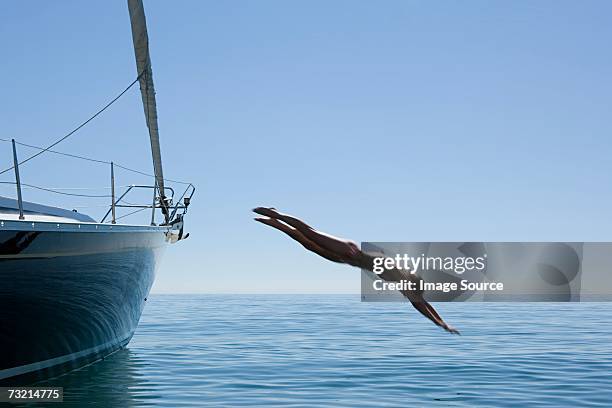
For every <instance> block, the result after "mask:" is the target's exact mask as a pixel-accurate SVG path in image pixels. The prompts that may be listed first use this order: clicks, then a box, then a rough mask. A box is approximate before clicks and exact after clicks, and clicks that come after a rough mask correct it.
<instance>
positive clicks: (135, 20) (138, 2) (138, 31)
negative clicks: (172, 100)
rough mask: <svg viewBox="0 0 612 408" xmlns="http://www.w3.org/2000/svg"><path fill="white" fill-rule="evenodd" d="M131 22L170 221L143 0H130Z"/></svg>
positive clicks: (159, 185) (155, 165)
mask: <svg viewBox="0 0 612 408" xmlns="http://www.w3.org/2000/svg"><path fill="white" fill-rule="evenodd" d="M128 8H129V11H130V22H131V24H132V40H133V42H134V53H135V55H136V68H137V70H138V79H139V82H140V93H141V95H142V104H143V106H144V112H145V117H146V120H147V127H148V128H149V137H150V139H151V153H152V154H153V169H154V171H155V182H156V184H157V188H158V189H159V197H160V203H161V207H162V211H163V213H164V216H165V217H166V221H168V219H167V218H168V211H167V203H166V199H165V196H166V195H165V194H164V173H163V170H162V162H161V150H160V147H159V129H158V127H157V104H156V102H155V88H154V86H153V71H152V70H151V57H150V55H149V35H148V34H147V22H146V20H145V13H144V7H143V5H142V0H128Z"/></svg>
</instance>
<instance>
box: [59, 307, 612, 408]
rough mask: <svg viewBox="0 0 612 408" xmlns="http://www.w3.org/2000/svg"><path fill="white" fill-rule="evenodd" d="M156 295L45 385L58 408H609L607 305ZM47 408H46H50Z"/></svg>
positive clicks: (611, 327) (611, 359) (611, 365)
mask: <svg viewBox="0 0 612 408" xmlns="http://www.w3.org/2000/svg"><path fill="white" fill-rule="evenodd" d="M437 306H438V307H439V310H440V313H441V314H442V315H443V316H444V317H445V318H446V319H447V320H448V321H449V322H450V323H451V324H453V325H455V326H457V327H458V328H459V329H460V330H461V331H462V334H463V335H462V336H451V335H448V334H446V333H444V332H443V331H442V330H440V329H438V328H436V327H435V326H434V325H433V324H431V323H430V322H428V321H426V320H425V319H424V318H422V317H420V316H419V315H418V314H417V313H416V312H415V311H413V310H412V308H411V307H410V305H407V304H400V303H361V302H359V296H357V295H355V296H247V295H240V296H238V295H235V296H225V295H214V296H213V295H204V296H178V295H177V296H152V297H150V298H149V302H147V306H146V308H145V313H144V315H143V318H142V321H141V324H140V327H139V329H138V331H137V332H136V334H135V336H134V338H133V340H132V342H131V343H130V345H129V346H128V347H129V348H128V349H127V350H122V351H120V352H117V353H115V354H114V355H112V356H110V357H108V358H107V359H106V360H104V361H101V362H99V363H96V364H93V365H90V366H88V367H85V368H83V369H81V370H79V371H76V372H73V373H70V374H68V375H65V376H63V377H59V378H56V379H54V380H50V381H48V384H49V385H54V386H63V387H64V395H65V401H67V403H68V406H74V407H78V406H85V405H86V404H88V403H91V402H95V403H97V405H98V406H103V407H131V406H150V405H155V406H161V407H178V406H198V407H199V406H204V405H208V406H215V407H216V406H238V405H247V404H251V405H258V406H263V405H265V406H269V405H285V406H286V405H293V406H295V405H300V406H316V405H323V406H330V405H333V406H347V407H355V406H367V407H370V406H398V407H405V406H411V405H414V406H430V405H433V404H441V405H443V406H445V405H448V404H452V405H453V406H466V407H472V406H486V407H490V406H508V407H514V406H534V405H538V406H552V407H558V406H566V405H571V406H576V405H580V406H584V405H589V406H610V401H612V376H610V372H612V344H611V343H610V335H611V334H612V322H611V321H610V318H609V316H610V314H611V312H612V303H572V304H570V303H512V304H497V303H495V304H494V303H445V304H438V305H437ZM49 406H51V405H49Z"/></svg>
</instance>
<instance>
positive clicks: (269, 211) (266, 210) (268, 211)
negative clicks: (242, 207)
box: [253, 207, 279, 218]
mask: <svg viewBox="0 0 612 408" xmlns="http://www.w3.org/2000/svg"><path fill="white" fill-rule="evenodd" d="M253 212H254V213H256V214H259V215H263V216H266V217H270V218H276V217H277V216H278V215H279V214H278V211H276V208H274V207H257V208H253Z"/></svg>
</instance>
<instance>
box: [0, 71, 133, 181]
mask: <svg viewBox="0 0 612 408" xmlns="http://www.w3.org/2000/svg"><path fill="white" fill-rule="evenodd" d="M141 76H142V73H141V74H140V75H138V77H136V79H135V80H133V81H132V83H131V84H129V85H128V87H127V88H125V89H124V90H123V91H121V93H120V94H119V95H117V96H115V98H113V99H112V100H111V101H110V102H108V103H107V104H106V105H104V107H102V109H100V110H98V111H97V112H96V113H95V114H93V116H91V117H90V118H89V119H87V120H86V121H85V122H83V123H81V124H80V125H79V126H77V127H76V128H74V129H73V130H72V131H70V132H69V133H68V134H66V135H65V136H63V137H61V138H59V139H58V140H56V141H55V142H53V143H51V144H50V145H49V146H47V147H46V148H44V149H42V150H41V151H39V152H38V153H35V154H33V155H32V156H30V157H28V158H27V159H24V160H22V161H20V162H19V163H18V164H19V165H22V164H24V163H27V162H29V161H30V160H32V159H34V158H35V157H38V156H40V155H41V154H43V153H44V152H46V151H48V150H49V149H51V148H52V147H54V146H56V145H58V144H59V143H61V142H63V141H64V140H66V139H68V138H69V137H70V136H72V135H73V134H75V133H76V132H78V131H79V130H80V129H81V128H83V127H84V126H85V125H87V124H88V123H89V122H91V121H92V120H94V119H95V118H97V117H98V116H99V115H100V114H101V113H102V112H104V111H105V110H106V109H108V108H109V107H110V106H111V105H112V104H114V103H115V102H117V100H119V98H121V97H122V96H123V95H124V94H125V93H126V92H127V91H129V90H130V88H132V86H134V84H136V83H137V82H138V81H139V80H140V77H141ZM14 168H15V166H11V167H9V168H7V169H4V170H2V171H0V175H2V174H4V173H6V172H7V171H11V170H13V169H14Z"/></svg>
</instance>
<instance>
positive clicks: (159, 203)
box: [0, 139, 195, 225]
mask: <svg viewBox="0 0 612 408" xmlns="http://www.w3.org/2000/svg"><path fill="white" fill-rule="evenodd" d="M11 144H12V149H13V168H14V173H15V182H14V183H12V182H0V184H15V187H16V190H17V203H18V207H19V219H20V220H24V219H25V217H24V210H23V198H22V183H21V178H20V176H19V160H18V159H17V148H16V141H15V139H11ZM106 163H107V164H110V187H107V188H108V189H110V196H109V195H88V194H74V193H66V192H62V191H57V190H54V189H51V188H45V187H39V186H34V185H30V184H24V185H23V186H26V187H32V188H36V189H40V190H45V191H50V192H54V193H57V194H65V195H71V196H77V197H110V199H111V203H110V205H109V208H108V211H107V212H106V214H104V217H102V219H101V221H100V223H104V222H110V223H112V224H115V223H116V222H117V220H118V219H121V218H124V217H127V216H129V215H131V214H134V213H136V212H139V211H143V210H145V209H149V208H150V209H151V210H152V211H151V225H156V223H155V213H156V210H157V209H161V211H162V213H163V214H164V221H163V222H162V223H161V224H160V225H173V224H174V223H176V222H178V221H180V220H181V219H182V217H183V215H184V214H185V213H186V212H187V208H188V207H189V204H190V202H191V198H192V196H193V194H194V193H195V187H194V186H193V184H191V183H182V184H185V185H187V187H186V188H185V190H184V191H183V193H182V194H181V196H180V198H179V199H178V200H177V201H176V202H175V201H174V196H175V191H174V189H173V188H172V187H164V197H162V196H161V195H159V194H158V190H159V189H158V187H157V185H156V184H155V185H143V184H132V185H129V186H126V190H125V191H124V192H123V194H121V195H120V196H119V198H118V199H116V194H115V193H116V186H115V164H114V163H113V162H106ZM118 167H120V168H123V169H127V170H131V171H135V170H132V169H129V168H126V167H124V166H118ZM139 173H141V174H144V173H142V172H139ZM177 183H178V182H177ZM107 188H105V189H107ZM86 189H87V188H86ZM139 189H140V190H141V189H151V190H153V199H152V202H151V203H150V204H133V203H129V202H127V201H126V200H125V198H126V196H128V194H129V193H130V192H132V191H134V190H139ZM167 193H170V194H169V195H166V194H167ZM118 208H132V209H137V211H134V212H131V213H128V214H125V215H123V216H120V217H117V209H118ZM75 211H76V210H75ZM109 215H110V220H109V221H107V218H108V217H109Z"/></svg>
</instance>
